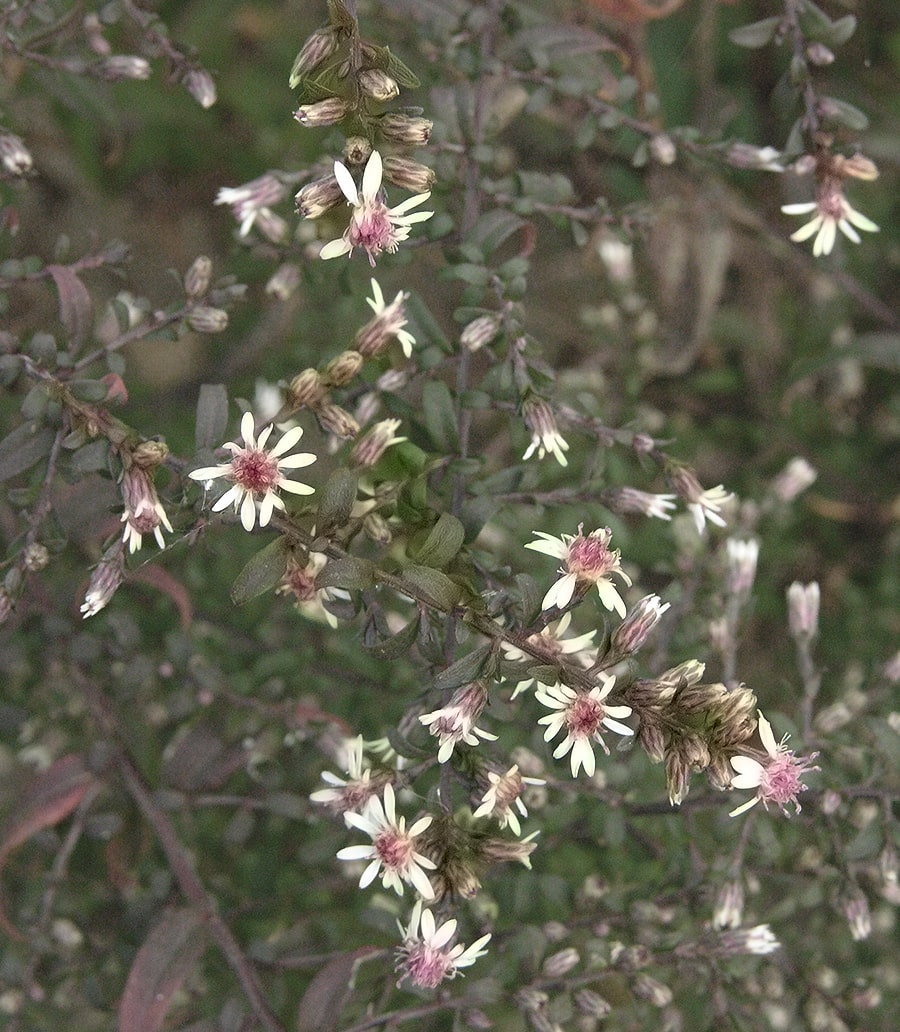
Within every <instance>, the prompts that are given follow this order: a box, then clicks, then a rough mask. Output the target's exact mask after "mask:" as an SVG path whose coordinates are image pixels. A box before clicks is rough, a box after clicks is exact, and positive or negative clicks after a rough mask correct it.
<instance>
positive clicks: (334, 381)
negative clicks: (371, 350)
mask: <svg viewBox="0 0 900 1032" xmlns="http://www.w3.org/2000/svg"><path fill="white" fill-rule="evenodd" d="M363 362H364V359H363V356H362V355H361V354H360V353H359V352H358V351H343V352H341V354H340V355H338V356H337V357H336V358H333V359H332V360H331V361H330V362H329V363H328V365H326V366H325V368H324V369H323V370H322V383H323V384H324V385H325V386H326V387H343V386H345V385H346V384H348V383H349V382H350V381H351V380H352V379H353V378H354V377H355V376H356V374H357V373H358V372H359V371H360V369H362V366H363Z"/></svg>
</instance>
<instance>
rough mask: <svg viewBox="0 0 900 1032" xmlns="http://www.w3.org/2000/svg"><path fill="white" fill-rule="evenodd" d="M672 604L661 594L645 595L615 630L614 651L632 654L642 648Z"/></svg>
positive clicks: (612, 640)
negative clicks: (663, 599)
mask: <svg viewBox="0 0 900 1032" xmlns="http://www.w3.org/2000/svg"><path fill="white" fill-rule="evenodd" d="M670 606H671V602H663V601H662V599H661V598H660V597H659V595H645V596H644V597H643V598H642V599H641V600H640V602H638V604H637V605H636V606H635V607H634V608H633V609H632V610H631V612H630V613H629V614H628V616H626V617H625V619H624V620H623V621H622V622H621V623H620V624H619V626H618V627H617V628H616V629H615V630H614V631H613V633H612V639H611V641H610V648H611V650H612V652H613V653H614V654H615V655H617V656H631V655H634V653H635V652H638V651H639V650H640V649H642V648H643V647H644V645H645V644H646V641H647V638H648V637H649V636H650V632H651V631H652V630H653V628H654V627H655V626H656V625H657V624H658V623H659V621H660V618H661V617H662V615H663V613H665V612H666V611H667V610H668V609H669V607H670Z"/></svg>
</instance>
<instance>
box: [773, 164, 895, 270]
mask: <svg viewBox="0 0 900 1032" xmlns="http://www.w3.org/2000/svg"><path fill="white" fill-rule="evenodd" d="M781 210H782V211H783V212H784V213H785V215H810V214H812V212H815V215H813V217H812V219H810V221H809V222H807V223H806V225H805V226H801V227H800V228H799V229H798V230H797V231H796V232H794V233H791V240H793V241H794V242H795V243H801V242H802V241H804V240H808V239H809V238H810V237H811V236H813V235H815V239H814V240H813V255H814V257H816V258H819V257H820V256H821V255H823V254H831V251H832V249H833V248H834V242H835V240H836V239H837V231H838V230H840V231H841V232H842V233H843V234H844V236H845V237H846V238H847V239H848V240H852V241H853V243H854V244H858V243H860V242H861V241H860V236H859V233H857V232H856V229H864V230H865V231H866V232H867V233H877V232H878V226H876V225H875V223H874V222H873V221H872V220H871V219H868V218H866V216H865V215H863V214H861V213H860V212H858V211H856V209H855V208H851V207H850V203H849V202H848V200H847V198H846V197H844V187H843V181H842V178H841V177H840V176H835V175H825V176H823V178H822V179H821V181H820V182H819V184H818V186H817V187H816V199H815V200H814V201H805V202H804V203H802V204H784V205H782V207H781ZM854 226H856V229H854V228H853V227H854Z"/></svg>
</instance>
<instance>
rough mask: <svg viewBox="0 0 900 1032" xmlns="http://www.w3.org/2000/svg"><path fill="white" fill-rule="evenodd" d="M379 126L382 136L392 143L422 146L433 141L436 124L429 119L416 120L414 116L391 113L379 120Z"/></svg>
mask: <svg viewBox="0 0 900 1032" xmlns="http://www.w3.org/2000/svg"><path fill="white" fill-rule="evenodd" d="M378 126H379V128H380V129H381V134H382V136H384V138H385V139H386V140H390V142H391V143H405V144H407V145H409V146H422V145H423V144H426V143H428V141H429V140H430V139H431V130H432V128H433V126H434V123H433V122H431V121H429V119H427V118H415V117H413V116H412V115H401V114H398V113H396V112H393V111H389V112H388V113H387V114H384V115H382V116H381V117H380V118H379V119H378Z"/></svg>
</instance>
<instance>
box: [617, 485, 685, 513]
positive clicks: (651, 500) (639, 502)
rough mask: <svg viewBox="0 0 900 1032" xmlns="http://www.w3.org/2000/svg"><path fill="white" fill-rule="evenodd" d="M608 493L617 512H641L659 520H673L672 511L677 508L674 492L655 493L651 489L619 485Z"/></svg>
mask: <svg viewBox="0 0 900 1032" xmlns="http://www.w3.org/2000/svg"><path fill="white" fill-rule="evenodd" d="M608 495H609V504H611V505H612V507H613V509H614V510H615V511H616V512H622V513H625V512H639V513H641V514H642V515H643V516H651V517H655V518H656V519H658V520H671V519H672V516H671V511H672V510H674V509H675V498H676V496H675V495H673V494H654V493H653V492H651V491H639V490H638V489H637V488H635V487H619V488H615V489H613V490H612V491H610V492H608Z"/></svg>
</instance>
